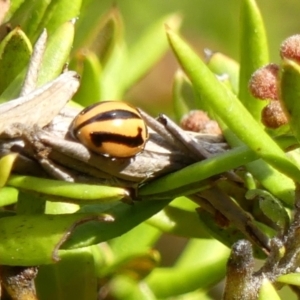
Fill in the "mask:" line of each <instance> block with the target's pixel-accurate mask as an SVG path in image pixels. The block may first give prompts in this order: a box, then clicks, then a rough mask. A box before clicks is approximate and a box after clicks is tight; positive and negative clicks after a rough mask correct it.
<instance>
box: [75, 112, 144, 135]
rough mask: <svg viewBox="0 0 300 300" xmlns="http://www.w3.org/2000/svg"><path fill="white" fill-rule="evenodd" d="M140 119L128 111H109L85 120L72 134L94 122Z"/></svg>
mask: <svg viewBox="0 0 300 300" xmlns="http://www.w3.org/2000/svg"><path fill="white" fill-rule="evenodd" d="M140 118H141V117H140V116H139V115H138V114H137V113H134V112H131V111H128V110H123V109H114V110H110V111H106V112H103V113H100V114H96V115H95V116H93V117H92V118H89V119H87V120H86V121H84V122H82V123H81V124H79V125H78V126H77V127H76V128H75V129H74V132H77V131H78V130H79V129H81V128H82V127H84V126H86V125H88V124H91V123H94V122H101V121H108V120H113V119H122V120H127V119H140Z"/></svg>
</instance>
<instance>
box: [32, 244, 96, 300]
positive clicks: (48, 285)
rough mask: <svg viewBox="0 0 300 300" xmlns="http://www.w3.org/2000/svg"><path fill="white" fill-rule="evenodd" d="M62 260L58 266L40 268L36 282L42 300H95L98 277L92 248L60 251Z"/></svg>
mask: <svg viewBox="0 0 300 300" xmlns="http://www.w3.org/2000/svg"><path fill="white" fill-rule="evenodd" d="M60 257H61V260H60V261H59V262H58V263H56V264H51V265H42V266H40V267H39V272H38V276H37V278H36V279H35V283H36V289H37V294H38V296H39V298H40V299H43V300H53V299H56V300H64V299H72V300H82V299H96V298H97V293H98V291H97V278H96V275H95V268H94V258H93V255H92V253H91V250H90V248H82V249H77V250H73V251H70V250H68V251H60ZM79 270H80V271H79Z"/></svg>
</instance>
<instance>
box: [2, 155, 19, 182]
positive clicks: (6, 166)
mask: <svg viewBox="0 0 300 300" xmlns="http://www.w3.org/2000/svg"><path fill="white" fill-rule="evenodd" d="M17 156H18V155H17V153H10V154H7V155H5V156H3V157H2V158H1V159H0V188H2V187H3V186H5V184H6V182H7V180H8V177H9V175H10V173H11V170H12V167H13V164H14V162H15V160H16V159H17Z"/></svg>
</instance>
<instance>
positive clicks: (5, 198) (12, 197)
mask: <svg viewBox="0 0 300 300" xmlns="http://www.w3.org/2000/svg"><path fill="white" fill-rule="evenodd" d="M17 200H18V190H17V189H15V188H11V187H8V186H6V187H3V188H1V189H0V207H2V206H6V205H11V204H14V203H16V202H17Z"/></svg>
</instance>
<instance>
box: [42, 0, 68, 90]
mask: <svg viewBox="0 0 300 300" xmlns="http://www.w3.org/2000/svg"><path fill="white" fill-rule="evenodd" d="M72 3H73V2H72ZM73 39H74V22H72V21H68V22H66V23H63V24H62V25H61V26H59V27H58V28H57V29H56V30H55V31H54V32H53V33H52V34H51V35H50V34H49V40H48V42H47V48H46V50H45V54H44V57H43V61H42V65H41V68H40V71H39V76H38V86H39V85H42V84H45V83H47V82H49V81H51V80H53V79H54V78H56V77H57V76H58V75H59V74H61V72H62V70H63V68H64V66H65V64H66V62H67V60H68V58H69V55H70V51H71V49H72V44H73Z"/></svg>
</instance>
